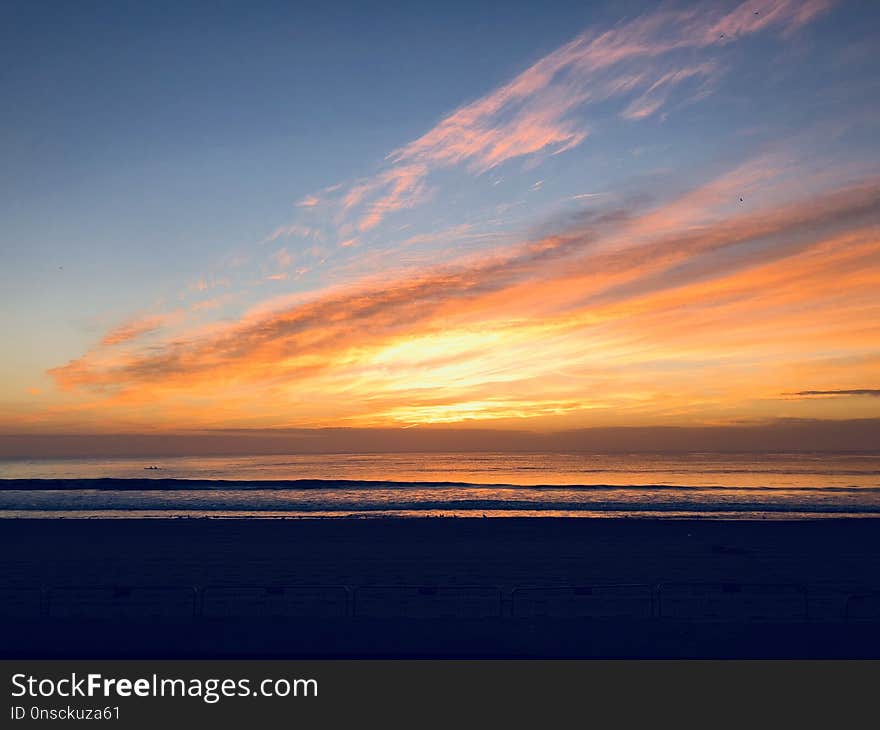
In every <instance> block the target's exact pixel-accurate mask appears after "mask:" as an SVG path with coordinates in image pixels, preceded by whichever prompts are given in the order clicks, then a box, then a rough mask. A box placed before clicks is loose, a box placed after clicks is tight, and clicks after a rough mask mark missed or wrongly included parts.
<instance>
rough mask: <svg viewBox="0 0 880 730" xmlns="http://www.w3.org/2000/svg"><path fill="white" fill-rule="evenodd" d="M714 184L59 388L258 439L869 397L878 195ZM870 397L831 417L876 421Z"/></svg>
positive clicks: (877, 346) (786, 407)
mask: <svg viewBox="0 0 880 730" xmlns="http://www.w3.org/2000/svg"><path fill="white" fill-rule="evenodd" d="M717 188H718V183H710V184H709V185H707V186H705V188H704V189H701V190H699V191H695V192H693V193H690V194H687V195H685V196H682V198H681V199H680V200H679V201H674V202H672V203H671V204H670V205H669V208H670V209H671V211H672V213H671V215H670V216H669V219H668V220H669V221H670V222H669V223H668V224H666V225H658V226H657V227H656V229H655V230H652V228H651V227H650V226H648V225H647V224H646V222H647V221H652V220H653V221H662V220H663V208H662V207H661V208H660V209H654V210H648V211H639V210H637V209H632V210H629V211H613V210H610V211H607V212H606V214H604V215H600V216H597V217H596V218H595V219H594V220H593V221H592V222H590V223H585V224H583V225H580V226H578V227H577V228H575V229H572V230H570V231H567V232H565V233H563V234H559V235H556V236H550V237H546V238H543V239H540V240H537V241H529V242H525V243H522V244H519V245H517V246H514V247H509V248H506V249H501V250H498V251H496V252H494V253H491V254H488V255H484V256H482V257H472V258H471V259H470V260H468V261H467V262H460V263H459V264H457V265H448V266H444V267H430V268H426V269H423V270H421V271H413V272H411V273H410V275H408V276H407V277H406V278H402V279H395V280H391V281H382V280H381V279H376V280H374V281H372V282H362V283H359V284H356V285H349V286H342V287H339V288H337V289H336V290H335V291H327V292H325V293H324V294H316V295H313V296H312V297H311V298H303V297H298V298H297V299H296V300H293V303H291V304H289V305H288V306H279V307H276V308H273V309H269V308H266V309H264V310H263V311H256V312H254V313H252V314H251V315H249V316H248V317H246V318H244V319H243V320H242V321H241V322H239V323H237V324H233V325H225V326H221V325H215V326H214V327H213V328H211V329H210V330H205V331H204V332H202V333H199V332H193V333H190V335H189V336H187V337H186V338H177V339H169V340H166V341H165V342H164V343H161V344H159V345H158V346H156V345H154V346H152V347H151V348H149V349H141V350H138V351H125V352H122V351H116V350H114V349H113V348H104V349H101V350H98V351H95V352H92V353H89V354H87V355H85V356H84V357H82V358H80V359H78V360H74V361H72V362H70V363H69V364H67V365H65V366H62V367H60V368H57V369H55V370H54V371H52V375H53V377H54V378H55V380H56V382H57V384H58V385H59V386H60V387H61V388H63V389H65V390H66V391H67V392H68V394H69V396H70V397H71V398H73V399H74V401H76V400H77V399H81V400H83V401H85V402H91V403H92V410H90V411H89V412H90V413H102V412H103V413H114V414H119V413H133V414H137V415H138V417H140V418H149V419H153V421H154V422H164V421H168V422H172V423H173V422H183V423H187V424H189V425H210V424H212V423H213V424H221V423H226V424H227V425H228V424H236V425H242V426H246V425H275V426H279V425H300V426H309V425H312V426H314V425H330V424H334V423H340V422H346V423H350V424H356V425H383V424H384V425H388V424H389V423H402V424H411V423H448V422H453V421H456V420H457V419H458V420H487V419H489V420H493V421H494V422H497V423H508V422H515V421H519V420H521V419H522V418H535V419H537V420H538V421H540V422H542V423H543V422H547V423H553V424H555V425H584V424H585V423H602V424H605V425H609V424H614V423H618V422H619V420H620V419H629V421H628V422H636V423H641V424H646V423H654V422H691V421H693V420H694V419H707V418H710V417H711V418H713V419H721V420H724V419H725V418H731V419H732V418H741V417H743V416H744V415H748V416H750V417H776V416H791V417H797V416H801V415H805V414H809V413H810V412H811V411H808V410H804V409H809V408H816V407H819V406H818V405H817V404H816V403H815V399H813V400H812V403H813V405H811V399H802V400H801V401H794V400H792V399H785V398H780V397H779V394H780V393H783V392H793V391H795V390H814V389H816V388H815V386H814V385H813V384H814V383H815V382H816V379H817V378H818V377H820V376H821V377H822V379H823V380H824V382H833V383H835V387H840V388H841V389H847V386H849V385H850V384H852V388H858V387H865V385H864V383H866V382H869V380H870V373H871V367H875V366H872V365H871V364H870V363H871V362H872V361H870V360H865V359H864V358H865V356H866V355H867V354H869V353H870V352H872V351H873V352H877V351H880V325H878V324H877V323H878V322H880V301H878V299H877V296H876V292H877V291H878V290H880V236H878V224H880V181H877V180H868V181H866V182H864V183H862V184H859V185H854V186H850V187H847V188H842V189H839V190H837V191H834V192H831V193H826V194H824V195H817V196H814V197H811V198H807V199H802V200H798V201H794V202H791V203H789V204H787V205H785V206H781V207H779V208H773V209H769V210H762V209H759V210H757V211H756V212H754V213H751V214H744V213H742V212H741V211H740V210H738V209H735V210H734V211H732V212H728V213H727V216H726V217H724V215H723V211H722V212H720V213H717V214H716V215H715V217H714V218H713V219H712V220H710V221H709V220H706V216H705V215H700V214H699V213H698V212H697V207H696V206H695V203H694V201H704V202H705V201H711V200H713V199H714V198H713V196H714V195H715V193H713V192H712V190H717ZM682 201H690V203H688V204H687V205H694V206H695V207H694V209H693V211H692V213H690V214H687V215H685V211H687V210H690V209H689V208H688V207H687V205H685V204H684V203H683V202H682ZM719 216H720V217H719ZM694 220H703V221H704V222H703V223H701V224H698V225H694V224H693V221H694ZM671 221H676V222H677V223H682V221H683V222H684V223H683V224H681V225H677V224H676V225H674V224H673V223H672V222H671ZM634 232H637V235H634ZM621 238H625V239H626V240H627V241H628V245H626V246H621V245H620V240H621ZM828 352H836V353H838V356H839V357H840V359H841V361H842V362H843V363H845V364H842V365H840V366H835V367H832V366H830V365H828V363H827V353H828ZM829 368H831V369H830V370H829ZM845 368H849V372H848V374H847V375H846V376H845V377H844V376H843V375H842V374H841V373H842V372H844V371H845V370H844V369H845ZM874 372H876V370H875V371H874ZM832 376H833V377H832ZM221 394H222V396H221ZM863 400H864V401H867V402H866V403H861V402H859V403H858V404H856V405H850V406H849V410H848V411H844V410H843V409H842V407H841V406H835V405H834V404H830V405H822V406H821V407H823V408H826V409H831V410H828V411H827V413H826V415H827V414H830V415H831V416H834V415H837V416H842V415H845V414H849V415H850V416H853V411H854V410H855V411H856V415H859V414H861V415H864V416H865V417H869V416H871V415H872V414H873V416H876V415H877V414H876V408H877V405H876V399H863ZM95 403H100V404H101V405H100V407H97V406H95V405H94V404H95ZM872 404H873V405H872ZM76 407H77V405H76V403H74V404H72V405H71V406H70V408H73V409H75V408H76ZM834 407H838V408H839V409H840V410H838V411H834V410H833V408H834ZM872 408H873V410H872ZM859 409H862V410H861V411H859ZM585 419H587V420H585Z"/></svg>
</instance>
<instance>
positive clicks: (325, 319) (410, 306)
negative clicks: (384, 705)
mask: <svg viewBox="0 0 880 730" xmlns="http://www.w3.org/2000/svg"><path fill="white" fill-rule="evenodd" d="M49 7H53V8H54V11H53V12H51V13H49V12H47V6H46V5H44V4H42V3H30V2H12V3H5V4H4V6H3V9H2V11H0V36H2V39H0V40H2V42H0V63H2V68H3V71H2V73H0V94H2V99H3V106H2V110H3V111H2V115H0V129H2V134H0V153H2V156H0V159H2V160H3V164H2V165H0V189H2V195H0V220H2V224H0V236H2V238H0V252H2V266H0V288H2V292H3V294H2V308H0V329H2V333H3V339H2V343H0V348H2V357H0V432H3V433H7V434H11V433H31V434H33V433H37V434H39V433H62V432H68V433H79V432H106V433H114V432H116V433H119V432H135V431H142V432H147V431H160V432H161V431H174V430H199V429H217V428H236V429H251V428H253V429H266V428H270V429H274V428H316V427H335V428H339V427H359V428H363V427H383V428H389V427H390V428H412V427H425V426H432V427H436V426H438V425H445V426H450V427H479V428H481V429H485V428H497V429H532V430H537V431H548V430H556V429H574V428H587V427H609V426H639V427H644V426H657V425H664V426H689V427H692V426H721V425H731V424H766V423H768V422H773V421H776V420H780V419H869V418H878V417H880V124H878V120H880V64H878V56H877V48H878V47H880V5H878V4H877V3H874V2H855V1H853V2H846V1H844V0H840V1H838V2H834V0H760V1H759V0H754V1H749V2H742V3H736V2H700V3H699V4H696V3H694V4H688V3H637V2H629V1H624V2H608V3H587V2H583V1H581V2H554V1H552V0H551V1H550V2H542V3H538V2H534V1H532V2H526V3H516V2H511V3H503V4H490V3H474V2H468V3H431V4H427V3H426V4H421V3H406V4H400V5H396V4H391V3H350V4H349V3H346V4H342V3H336V4H332V3H317V2H316V3H281V2H279V3H269V2H255V3H204V4H203V3H162V2H156V3H143V4H141V5H140V6H139V8H136V7H135V6H133V5H130V4H123V3H119V4H116V3H90V2H86V3H57V4H54V5H51V4H50V6H49Z"/></svg>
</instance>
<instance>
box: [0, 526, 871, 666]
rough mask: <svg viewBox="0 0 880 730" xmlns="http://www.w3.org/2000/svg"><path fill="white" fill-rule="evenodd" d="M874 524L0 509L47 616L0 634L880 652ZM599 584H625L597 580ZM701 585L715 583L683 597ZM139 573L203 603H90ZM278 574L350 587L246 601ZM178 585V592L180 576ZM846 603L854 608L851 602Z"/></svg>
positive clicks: (45, 646)
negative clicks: (82, 515) (166, 611)
mask: <svg viewBox="0 0 880 730" xmlns="http://www.w3.org/2000/svg"><path fill="white" fill-rule="evenodd" d="M877 534H878V523H877V522H876V521H874V520H870V519H866V520H857V519H849V520H833V519H825V520H815V521H786V522H777V521H736V522H733V521H731V522H725V521H714V520H704V521H687V520H635V519H614V520H600V519H597V520H593V519H588V520H585V519H571V520H567V519H543V518H538V519H466V520H462V519H413V520H344V519H336V520H250V521H249V520H208V519H180V520H19V521H16V520H8V521H4V523H3V525H2V530H0V547H2V551H0V554H2V558H0V561H2V562H0V575H2V584H3V586H5V587H6V590H7V591H12V592H13V593H12V594H10V595H18V594H16V593H14V592H15V591H19V592H22V591H27V590H30V589H33V588H40V589H41V590H42V591H43V595H44V598H43V601H44V604H45V601H47V600H48V599H47V598H46V596H47V595H51V596H54V598H52V600H53V601H54V604H53V607H52V608H51V609H49V613H51V614H52V615H46V613H47V611H46V608H45V605H44V608H43V615H42V616H41V617H40V618H39V619H36V618H34V617H32V616H31V617H28V616H19V617H17V618H16V619H14V620H12V621H11V623H10V620H9V619H8V620H7V623H6V627H7V635H6V636H5V637H4V640H3V651H4V654H5V655H46V654H47V653H48V654H60V655H65V653H66V652H70V653H76V652H80V654H77V655H78V656H79V655H81V652H82V651H84V650H87V651H91V652H94V653H96V654H97V655H102V656H103V655H114V651H118V652H119V653H121V654H124V655H131V654H135V655H138V653H139V652H140V654H147V655H152V654H155V653H158V654H159V655H163V656H164V655H172V656H176V655H185V656H203V655H211V654H223V655H226V654H229V655H258V656H265V655H281V656H300V655H308V656H388V655H390V656H409V655H416V656H422V655H424V656H442V655H446V654H450V655H455V656H460V655H487V656H496V655H501V656H506V655H523V656H551V655H552V656H558V655H562V656H566V655H574V656H596V655H598V656H739V655H746V656H750V655H765V654H768V653H769V655H771V656H802V655H809V656H813V655H815V656H838V655H842V656H851V655H854V654H857V655H867V656H874V655H878V656H880V642H878V632H877V622H876V620H874V619H873V618H872V617H873V613H871V611H873V610H874V609H873V608H872V606H873V604H872V603H871V602H870V601H871V600H873V599H870V600H868V599H865V600H868V603H865V601H864V600H863V601H862V603H856V604H853V603H852V599H851V596H856V597H858V596H864V595H869V594H871V592H872V591H875V590H877V589H878V587H880V541H878V540H877V539H876V538H877ZM609 585H617V586H620V585H625V586H633V585H635V588H626V589H622V590H623V591H624V594H625V595H624V594H619V595H618V594H614V595H612V596H608V595H606V594H605V593H603V592H602V588H601V587H603V586H609ZM695 585H696V586H698V590H699V591H709V593H708V594H706V595H703V594H702V593H701V594H700V595H699V596H698V597H697V598H694V596H693V591H694V586H695ZM306 586H309V587H311V588H308V589H306V588H303V587H306ZM590 586H593V587H596V588H595V593H594V592H593V589H591V588H589V587H590ZM768 586H770V587H771V588H767V587H768ZM138 587H159V588H162V587H166V588H168V589H171V588H174V589H178V588H179V589H182V590H184V591H192V590H193V587H195V588H196V590H195V595H196V606H197V608H198V609H199V610H198V612H199V613H201V611H202V609H204V607H205V606H208V609H210V610H205V611H204V613H205V615H199V616H196V617H193V616H183V617H181V616H173V615H167V616H158V615H150V616H147V615H145V616H143V617H137V616H135V617H131V616H128V617H125V618H119V617H115V618H114V617H112V616H110V617H108V616H107V615H105V614H104V613H101V611H106V605H105V603H106V601H110V602H111V603H112V601H113V600H116V601H122V602H125V601H128V600H129V598H128V596H129V594H128V593H127V592H126V591H131V590H134V595H144V594H138V593H137V591H138ZM284 587H287V590H288V593H287V594H286V595H287V596H288V597H289V596H291V595H300V594H297V593H296V590H297V587H300V589H301V591H302V595H306V594H308V600H311V601H313V602H314V601H315V600H318V599H316V598H315V596H314V595H313V594H314V591H315V590H318V588H320V587H344V590H345V591H346V592H347V593H346V595H347V596H348V597H347V598H345V597H343V598H341V599H340V602H337V603H334V601H336V599H335V598H333V594H332V593H326V591H325V594H322V597H321V598H320V600H321V601H324V603H323V604H321V605H322V606H323V608H321V609H320V610H319V611H317V612H313V613H316V614H324V615H310V616H296V615H291V616H288V617H286V619H285V617H283V616H280V617H279V616H271V617H268V620H267V616H266V615H265V611H266V599H264V598H260V599H259V600H257V601H256V603H255V602H254V600H253V595H252V594H248V591H251V592H253V591H255V590H256V591H257V592H258V593H259V594H260V596H263V595H264V593H265V595H267V596H268V597H269V598H268V600H269V601H270V602H271V601H272V600H276V603H277V601H278V600H281V599H278V598H277V595H278V592H279V590H283V588H284ZM370 587H372V588H370ZM377 587H382V589H381V590H379V589H377ZM120 588H121V590H120ZM529 588H531V589H532V592H531V593H530V592H529ZM554 588H555V589H557V592H556V593H554V592H553V590H551V589H554ZM72 589H82V590H85V591H86V594H88V596H90V597H87V598H77V600H82V601H86V602H88V601H92V604H90V605H91V606H92V608H94V607H95V605H97V609H96V610H97V613H95V615H93V616H90V615H88V611H89V610H92V609H89V608H88V607H87V608H86V609H85V613H83V612H82V611H80V613H77V612H76V610H73V612H72V613H71V612H68V613H67V614H64V613H63V611H61V609H59V606H60V605H61V604H60V601H63V600H68V601H69V600H70V598H69V597H70V596H71V595H74V593H71V590H72ZM220 589H226V590H227V593H228V595H231V596H232V599H234V600H233V602H232V604H228V601H227V604H223V605H224V606H227V608H228V605H232V609H231V614H235V601H239V603H240V604H241V606H244V610H243V615H226V614H224V615H220V616H211V615H210V614H211V612H212V611H215V613H216V610H215V609H214V608H211V606H215V605H219V604H217V603H216V601H217V600H218V599H217V598H216V596H217V591H218V590H220ZM89 590H92V591H93V592H92V593H91V594H89V593H88V591H89ZM273 590H274V591H275V593H272V591H273ZM642 590H644V591H645V592H644V594H643V595H644V602H642V603H639V601H641V600H642V598H641V596H642V594H640V593H639V591H642ZM658 590H659V591H661V592H663V591H665V594H664V595H663V601H664V602H665V603H664V605H663V606H658V603H659V600H658V597H657V592H658ZM767 590H770V591H771V594H772V595H770V594H768V593H767ZM100 591H105V593H106V592H107V591H110V593H107V595H109V596H111V597H110V598H106V600H105V593H100ZM113 591H115V593H113ZM212 591H213V592H212ZM229 591H231V593H229ZM310 591H311V592H310ZM383 591H384V592H383ZM731 591H733V592H735V593H736V595H730V593H731ZM762 591H763V593H762ZM267 592H268V593H267ZM86 594H83V595H86ZM75 595H77V596H79V595H80V594H75ZM168 595H171V594H170V593H169V594H168ZM175 595H177V596H178V597H179V596H181V595H182V596H183V598H180V599H179V600H181V601H182V602H183V606H184V608H183V611H186V610H188V609H187V605H188V604H187V602H188V601H189V600H190V599H189V598H188V596H189V595H190V594H189V593H186V594H175ZM273 595H274V596H276V598H275V599H273V598H272V596H273ZM340 595H342V594H340ZM95 596H97V599H96V598H95ZM112 596H116V598H113V597H112ZM119 596H121V598H119ZM206 596H207V598H206ZM328 596H329V597H328ZM535 596H537V597H538V598H537V599H535ZM560 596H562V598H563V600H562V601H561V602H560V598H559V597H560ZM65 597H66V598H65ZM301 597H302V596H300V598H301ZM227 598H228V596H227ZM227 598H224V600H227ZM526 599H528V600H526ZM533 599H534V600H533ZM95 600H97V602H98V604H95V603H94V601H95ZM149 600H159V601H160V602H161V600H164V599H155V597H151V598H150V599H149ZM176 600H177V599H176ZM206 600H207V601H214V602H215V603H214V604H211V603H205V601H206ZM298 600H299V599H298ZM732 600H735V603H732V602H731V601H732ZM859 600H862V599H859ZM102 601H104V603H101V602H102ZM199 601H201V603H199ZM248 601H250V603H248ZM357 601H359V602H360V603H359V605H357V606H355V607H354V608H352V603H355V602H357ZM682 601H684V603H683V602H682ZM743 601H745V602H743ZM847 601H850V604H849V609H848V608H847ZM441 603H442V605H443V606H445V608H444V609H443V610H442V611H441V612H440V613H441V614H442V613H443V611H446V612H447V613H448V612H450V611H451V613H452V614H455V615H452V616H447V615H433V614H432V606H439V605H441ZM287 605H290V604H287ZM297 605H298V606H299V607H300V609H301V608H302V603H300V604H297ZM310 605H317V604H314V603H313V604H310ZM609 605H611V606H613V607H614V608H613V609H608V606H609ZM335 606H338V608H334V607H335ZM496 606H497V608H496ZM536 606H537V607H538V608H537V609H536V608H535V607H536ZM621 606H623V607H624V608H621ZM682 606H684V608H682ZM712 606H714V608H711V607H712ZM719 606H720V608H718V607H719ZM755 606H757V608H755ZM853 606H855V607H856V610H857V611H859V612H861V613H859V614H858V616H857V618H858V619H859V620H857V621H854V620H852V618H853V617H852V616H850V617H849V618H848V617H847V614H846V612H847V610H850V611H852V610H853V609H852V607H853ZM450 607H451V608H450ZM487 607H488V608H487ZM583 607H586V608H583ZM643 607H644V609H643ZM707 607H708V608H707ZM731 607H732V608H731ZM74 608H76V607H74ZM226 610H227V609H226V608H225V609H224V611H226ZM682 611H683V612H682ZM718 611H720V613H718ZM731 611H733V613H731ZM755 611H758V612H759V613H758V614H755ZM249 612H250V613H251V614H252V615H247V614H248V613H249ZM700 612H703V613H700ZM761 612H763V613H761ZM768 612H769V613H768ZM227 613H228V612H227ZM239 613H242V612H239ZM261 613H262V614H263V615H260V614H261ZM71 622H73V623H74V624H76V625H77V626H78V628H77V631H76V632H71V631H70V626H71V625H72V624H71ZM14 627H18V628H14ZM133 627H138V629H137V630H136V631H135V630H133ZM682 632H684V634H682ZM706 632H710V635H708V636H707V635H706ZM598 637H602V638H601V639H599V638H598ZM688 637H689V638H688ZM780 642H781V643H780ZM84 647H87V649H84Z"/></svg>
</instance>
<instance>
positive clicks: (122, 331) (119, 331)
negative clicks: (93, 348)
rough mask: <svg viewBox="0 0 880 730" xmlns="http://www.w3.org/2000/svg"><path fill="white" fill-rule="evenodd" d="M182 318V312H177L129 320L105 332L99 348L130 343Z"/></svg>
mask: <svg viewBox="0 0 880 730" xmlns="http://www.w3.org/2000/svg"><path fill="white" fill-rule="evenodd" d="M182 317H183V312H182V311H179V310H178V311H175V312H170V313H167V314H151V315H146V316H142V317H136V318H134V319H130V320H128V321H127V322H124V323H123V324H121V325H119V326H117V327H114V328H113V329H111V330H110V331H109V332H107V334H105V335H104V337H103V338H102V339H101V346H102V347H113V346H115V345H121V344H123V343H125V342H131V341H132V340H136V339H138V338H140V337H143V336H144V335H147V334H151V333H153V332H157V331H159V330H160V329H162V328H163V327H165V326H167V325H169V324H171V323H173V322H177V321H180V320H181V319H182Z"/></svg>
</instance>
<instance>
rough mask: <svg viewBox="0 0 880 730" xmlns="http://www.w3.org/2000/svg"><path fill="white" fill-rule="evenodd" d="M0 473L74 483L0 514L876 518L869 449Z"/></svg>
mask: <svg viewBox="0 0 880 730" xmlns="http://www.w3.org/2000/svg"><path fill="white" fill-rule="evenodd" d="M145 466H157V467H159V468H158V469H149V470H147V469H145V468H144V467H145ZM0 479H3V480H25V479H26V480H44V479H54V480H74V481H66V482H65V483H64V484H60V483H57V482H54V483H40V482H33V483H30V484H23V483H21V482H14V483H13V482H9V481H7V482H5V483H4V482H0V517H59V518H60V517H242V516H248V517H341V516H362V517H387V516H402V517H408V516H440V515H443V516H477V517H479V516H483V515H485V516H486V517H504V516H508V517H509V516H579V517H596V516H603V517H607V516H614V517H656V516H661V517H709V518H712V517H716V518H717V517H724V518H728V519H730V518H734V519H736V518H739V519H765V518H773V519H784V518H785V519H798V518H812V517H823V516H866V515H869V516H880V453H875V454H818V453H816V454H709V453H694V454H677V455H657V454H614V455H602V454H494V453H485V454H321V455H305V456H303V455H298V456H253V457H250V456H249V457H174V458H167V459H161V460H156V461H145V460H144V459H137V460H134V459H61V460H46V461H36V460H21V461H0ZM96 479H102V480H110V481H102V482H96V481H94V480H96ZM131 479H138V480H150V482H149V487H147V486H146V485H144V484H132V483H131V482H126V481H123V480H131ZM77 480H78V481H77ZM116 480H119V481H116ZM166 480H201V481H199V482H197V483H192V484H188V483H181V482H180V481H174V482H168V481H166ZM267 482H271V483H267ZM10 487H14V488H10Z"/></svg>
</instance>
